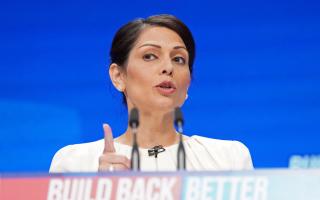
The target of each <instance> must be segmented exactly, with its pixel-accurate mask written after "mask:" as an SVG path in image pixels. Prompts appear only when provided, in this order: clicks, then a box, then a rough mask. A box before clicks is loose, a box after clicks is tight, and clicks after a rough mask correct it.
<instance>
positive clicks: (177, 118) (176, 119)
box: [174, 107, 184, 126]
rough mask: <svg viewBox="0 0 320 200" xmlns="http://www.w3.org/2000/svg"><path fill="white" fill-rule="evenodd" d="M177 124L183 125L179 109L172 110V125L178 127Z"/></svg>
mask: <svg viewBox="0 0 320 200" xmlns="http://www.w3.org/2000/svg"><path fill="white" fill-rule="evenodd" d="M179 123H181V125H183V123H184V121H183V115H182V112H181V109H180V108H179V107H176V108H175V109H174V124H175V125H176V126H178V125H179Z"/></svg>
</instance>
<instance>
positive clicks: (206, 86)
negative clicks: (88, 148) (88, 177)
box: [0, 0, 320, 172]
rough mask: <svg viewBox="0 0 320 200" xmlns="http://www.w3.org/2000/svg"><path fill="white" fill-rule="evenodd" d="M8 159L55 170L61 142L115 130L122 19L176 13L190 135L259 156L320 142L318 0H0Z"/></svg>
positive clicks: (283, 156) (120, 120) (284, 156)
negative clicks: (182, 36) (189, 54)
mask: <svg viewBox="0 0 320 200" xmlns="http://www.w3.org/2000/svg"><path fill="white" fill-rule="evenodd" d="M0 2H1V4H0V134H1V142H0V156H1V159H0V171H2V172H4V171H47V170H48V168H49V165H50V161H51V158H52V156H53V155H54V153H55V152H56V151H57V150H58V149H59V148H61V147H63V146H65V145H68V144H73V143H81V142H88V141H93V140H97V139H100V138H102V137H103V131H102V123H103V122H108V123H109V124H110V125H111V126H112V128H113V132H114V135H115V136H117V135H119V134H121V133H122V132H123V131H124V130H125V128H126V120H127V119H126V115H127V114H126V110H125V108H124V107H123V106H122V105H121V97H120V95H119V94H118V93H117V92H116V91H115V90H114V89H113V88H112V86H111V83H110V81H109V77H108V64H109V60H108V52H109V47H110V43H111V40H112V37H113V35H114V33H115V32H116V30H117V29H118V28H119V27H120V26H121V25H123V24H124V23H126V22H128V21H129V20H132V19H134V18H137V17H147V16H149V15H153V14H160V13H170V14H174V15H176V16H177V17H179V18H181V19H182V20H183V21H184V22H185V23H186V24H187V25H188V26H189V27H190V29H191V30H192V32H193V34H194V37H195V40H196V44H197V56H196V62H195V66H194V80H193V82H192V86H191V88H190V91H189V99H188V100H187V102H186V103H185V105H184V107H183V111H184V114H185V120H186V126H185V132H186V134H187V135H193V134H197V135H202V136H207V137H212V138H219V139H235V140H240V141H242V142H243V143H245V144H246V145H247V146H248V147H249V149H250V151H251V154H252V158H253V162H254V165H255V166H256V167H287V166H288V162H289V158H290V156H291V155H293V154H298V155H305V154H307V155H314V154H320V145H319V143H320V142H319V141H320V136H319V133H320V126H319V125H320V123H319V113H320V68H319V67H320V56H319V55H320V26H319V22H320V12H319V10H320V3H319V1H292V0H291V1H282V0H281V1H259V2H257V1H251V2H249V1H239V2H238V1H217V2H214V1H203V0H197V1H195V0H183V1H182V0H181V1H180V0H170V1H168V0H166V1H164V0H149V1H147V0H130V1H79V0H78V1H39V2H37V1H34V0H29V1H19V2H18V1H14V0H12V1H4V0H1V1H0Z"/></svg>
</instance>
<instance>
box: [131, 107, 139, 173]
mask: <svg viewBox="0 0 320 200" xmlns="http://www.w3.org/2000/svg"><path fill="white" fill-rule="evenodd" d="M129 125H130V127H131V129H132V135H133V144H132V150H131V170H135V171H140V154H139V147H138V143H137V128H138V126H139V111H138V109H137V108H132V110H131V111H130V116H129Z"/></svg>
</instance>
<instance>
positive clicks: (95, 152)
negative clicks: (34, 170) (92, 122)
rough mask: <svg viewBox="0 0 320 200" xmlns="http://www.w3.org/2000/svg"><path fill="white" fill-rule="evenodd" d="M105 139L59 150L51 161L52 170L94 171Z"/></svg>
mask: <svg viewBox="0 0 320 200" xmlns="http://www.w3.org/2000/svg"><path fill="white" fill-rule="evenodd" d="M103 145H104V143H103V140H98V141H94V142H89V143H81V144H73V145H68V146H65V147H63V148H61V149H60V150H59V151H57V152H56V153H55V155H54V157H53V159H52V161H51V166H50V170H49V171H50V172H81V171H94V170H95V167H96V166H98V163H97V162H96V160H97V159H98V157H99V156H100V154H101V153H102V151H103Z"/></svg>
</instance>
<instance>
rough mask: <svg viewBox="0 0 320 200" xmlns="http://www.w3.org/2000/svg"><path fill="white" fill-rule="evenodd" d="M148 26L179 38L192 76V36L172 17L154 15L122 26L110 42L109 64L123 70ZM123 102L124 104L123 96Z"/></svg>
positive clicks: (193, 56)
mask: <svg viewBox="0 0 320 200" xmlns="http://www.w3.org/2000/svg"><path fill="white" fill-rule="evenodd" d="M150 26H157V27H165V28H168V29H170V30H172V31H174V32H176V33H177V34H178V35H179V36H180V37H181V39H182V40H183V42H184V44H185V45H186V48H187V51H188V54H189V70H190V74H191V75H192V71H193V62H194V58H195V43H194V39H193V36H192V34H191V32H190V30H189V28H188V27H187V26H186V25H185V24H184V23H183V22H182V21H180V20H179V19H178V18H176V17H175V16H173V15H167V14H162V15H154V16H150V17H148V18H146V19H143V18H139V19H136V20H133V21H131V22H129V23H127V24H125V25H124V26H122V27H121V28H120V29H119V30H118V31H117V33H116V34H115V36H114V38H113V41H112V46H111V50H110V59H111V63H116V64H117V65H119V66H121V67H123V68H124V67H125V64H126V61H127V60H128V57H129V53H130V51H131V49H132V48H133V46H134V45H135V43H136V41H137V39H138V37H139V36H140V33H141V31H142V30H144V29H145V28H146V27H150ZM123 102H124V103H125V104H126V99H125V96H124V95H123Z"/></svg>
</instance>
